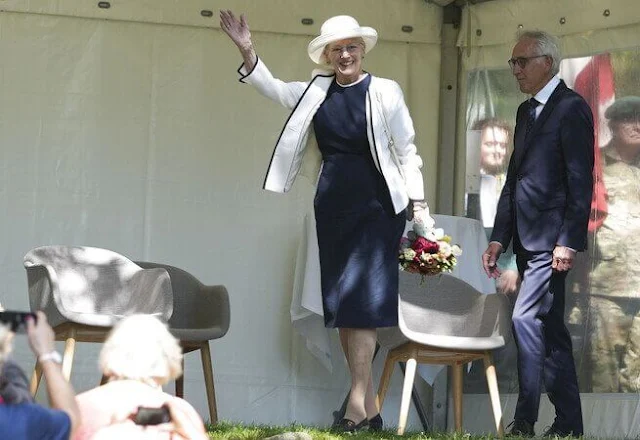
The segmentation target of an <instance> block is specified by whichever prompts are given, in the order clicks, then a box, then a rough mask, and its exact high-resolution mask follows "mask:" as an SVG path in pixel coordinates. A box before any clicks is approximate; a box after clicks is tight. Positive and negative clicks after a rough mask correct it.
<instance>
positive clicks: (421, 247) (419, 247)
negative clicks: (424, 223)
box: [411, 237, 429, 255]
mask: <svg viewBox="0 0 640 440" xmlns="http://www.w3.org/2000/svg"><path fill="white" fill-rule="evenodd" d="M427 246H429V240H427V239H426V238H424V237H418V238H416V241H414V242H413V245H412V246H411V248H412V249H413V250H414V251H416V252H417V253H418V255H420V252H423V251H425V248H426V247H427Z"/></svg>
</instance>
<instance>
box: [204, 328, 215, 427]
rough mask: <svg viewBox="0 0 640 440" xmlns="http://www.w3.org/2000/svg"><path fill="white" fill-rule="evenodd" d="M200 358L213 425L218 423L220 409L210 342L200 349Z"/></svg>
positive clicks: (206, 342)
mask: <svg viewBox="0 0 640 440" xmlns="http://www.w3.org/2000/svg"><path fill="white" fill-rule="evenodd" d="M200 356H201V357H202V371H203V373H204V384H205V386H206V387H207V401H208V402H209V417H211V420H210V422H209V423H211V424H212V425H214V424H216V423H218V408H217V406H216V390H215V388H214V385H213V366H212V365H211V351H210V350H209V341H205V342H204V343H203V344H202V346H201V347H200Z"/></svg>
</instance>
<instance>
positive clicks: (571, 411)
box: [513, 248, 583, 435]
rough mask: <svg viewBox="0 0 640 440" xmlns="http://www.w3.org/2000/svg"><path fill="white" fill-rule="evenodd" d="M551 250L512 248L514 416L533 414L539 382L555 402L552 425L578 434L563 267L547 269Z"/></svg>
mask: <svg viewBox="0 0 640 440" xmlns="http://www.w3.org/2000/svg"><path fill="white" fill-rule="evenodd" d="M552 257H553V255H552V253H551V252H527V251H525V250H523V249H522V248H520V249H519V250H518V254H517V263H518V271H519V272H520V277H521V279H522V285H521V286H520V292H519V293H518V298H517V299H516V304H515V307H514V310H513V334H514V336H515V341H516V344H517V346H518V383H519V394H518V404H517V406H516V414H515V418H516V419H517V420H526V421H528V422H529V423H531V424H532V425H533V424H534V423H535V422H536V421H537V420H538V410H539V407H540V394H541V392H542V384H543V380H544V387H545V389H546V391H547V395H548V396H549V400H550V401H551V403H552V404H553V405H554V406H555V409H556V420H555V422H554V425H555V427H557V428H558V429H561V430H563V431H567V432H569V431H572V432H573V434H574V435H581V434H582V432H583V428H582V410H581V407H580V394H579V391H578V380H577V377H576V369H575V364H574V361H573V353H572V347H571V337H570V335H569V331H568V330H567V327H566V326H565V323H564V291H565V288H564V284H565V278H566V272H564V273H558V272H554V271H553V270H552V269H551V263H552Z"/></svg>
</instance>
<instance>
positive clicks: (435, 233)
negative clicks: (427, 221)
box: [424, 228, 444, 241]
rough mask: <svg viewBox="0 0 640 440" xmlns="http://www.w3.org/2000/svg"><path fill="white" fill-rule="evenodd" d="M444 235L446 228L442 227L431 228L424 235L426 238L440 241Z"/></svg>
mask: <svg viewBox="0 0 640 440" xmlns="http://www.w3.org/2000/svg"><path fill="white" fill-rule="evenodd" d="M442 237H444V229H442V228H436V229H431V230H430V231H428V232H427V234H426V235H424V238H426V239H427V240H429V241H438V240H441V239H442Z"/></svg>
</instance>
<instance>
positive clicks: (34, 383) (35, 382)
mask: <svg viewBox="0 0 640 440" xmlns="http://www.w3.org/2000/svg"><path fill="white" fill-rule="evenodd" d="M41 380H42V366H41V365H40V362H38V361H36V366H35V367H34V368H33V374H32V375H31V385H30V390H31V395H32V396H34V397H35V395H36V393H37V392H38V387H39V386H40V381H41Z"/></svg>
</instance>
